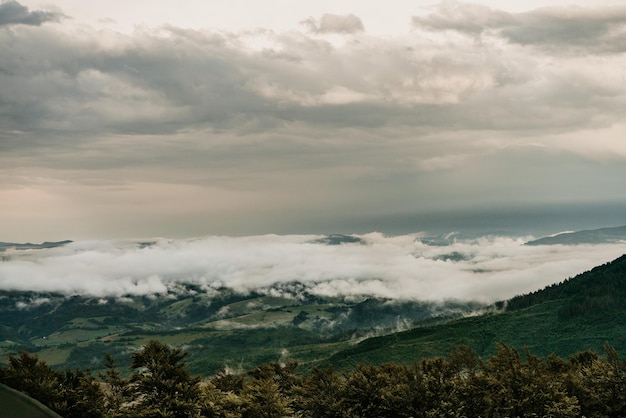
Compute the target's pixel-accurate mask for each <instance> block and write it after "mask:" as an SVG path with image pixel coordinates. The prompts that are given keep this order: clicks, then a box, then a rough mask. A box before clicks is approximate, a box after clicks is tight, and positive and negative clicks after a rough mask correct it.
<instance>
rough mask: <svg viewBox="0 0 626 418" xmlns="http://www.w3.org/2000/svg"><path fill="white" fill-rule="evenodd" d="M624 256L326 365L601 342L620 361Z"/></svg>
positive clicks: (540, 350)
mask: <svg viewBox="0 0 626 418" xmlns="http://www.w3.org/2000/svg"><path fill="white" fill-rule="evenodd" d="M625 296H626V255H625V256H622V257H620V258H618V259H616V260H615V261H613V262H611V263H607V264H605V265H602V266H599V267H596V268H594V269H593V270H591V271H588V272H585V273H582V274H580V275H578V276H576V277H574V278H572V279H570V280H567V281H565V282H563V283H561V284H558V285H553V286H549V287H547V288H545V289H543V290H540V291H537V292H534V293H531V294H528V295H523V296H518V297H515V298H513V299H512V300H510V301H508V302H506V303H498V304H496V307H495V308H494V310H493V311H492V312H489V313H485V314H482V315H478V316H473V317H467V318H463V319H458V320H453V321H449V322H447V323H444V324H440V325H434V326H422V327H418V328H415V329H412V330H410V331H406V332H400V333H396V334H392V335H387V336H382V337H377V338H371V339H368V340H364V341H362V342H361V343H359V344H357V345H355V346H353V347H350V348H348V349H346V350H343V351H341V352H338V353H336V354H334V355H333V356H331V358H330V359H329V361H328V363H330V364H333V365H335V366H337V367H341V368H344V367H352V366H354V365H356V364H359V363H364V364H382V363H385V362H396V363H404V364H407V363H409V364H410V363H413V362H415V361H419V360H420V359H422V358H427V357H432V356H443V355H446V354H447V353H449V352H450V351H451V350H452V348H453V347H455V346H458V345H468V346H471V347H473V348H474V349H475V350H476V352H477V353H478V354H479V355H480V356H483V357H486V356H489V355H491V354H493V353H494V350H495V346H496V343H497V342H505V343H506V344H508V345H510V346H512V347H515V348H517V349H523V348H524V347H528V348H529V349H530V351H531V352H532V353H534V354H536V355H541V356H545V355H548V354H551V353H554V354H556V355H558V356H560V357H565V358H567V357H569V356H570V355H572V354H575V353H577V352H580V351H584V350H593V351H596V352H601V351H602V347H603V346H604V344H605V343H607V342H608V343H609V344H611V345H612V346H614V347H615V348H616V349H617V350H618V352H620V354H621V355H625V354H626V327H624V324H626V298H625Z"/></svg>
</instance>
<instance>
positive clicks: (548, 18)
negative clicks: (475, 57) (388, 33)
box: [413, 2, 626, 54]
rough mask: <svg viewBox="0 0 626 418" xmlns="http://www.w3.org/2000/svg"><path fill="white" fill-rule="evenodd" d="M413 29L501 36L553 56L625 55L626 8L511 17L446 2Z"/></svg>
mask: <svg viewBox="0 0 626 418" xmlns="http://www.w3.org/2000/svg"><path fill="white" fill-rule="evenodd" d="M413 25H414V27H416V28H421V29H427V30H434V31H447V30H452V31H457V32H460V33H465V34H468V35H472V36H480V35H492V36H494V35H495V36H501V37H503V38H504V39H506V40H507V41H509V42H511V43H515V44H520V45H535V46H539V47H544V48H548V49H550V50H552V51H553V52H559V51H560V52H578V53H580V52H582V51H584V52H585V53H588V54H606V53H619V52H623V51H625V50H626V7H604V8H581V7H576V6H570V7H552V8H542V9H537V10H533V11H530V12H525V13H509V12H504V11H500V10H495V9H490V8H488V7H485V6H482V5H477V4H468V3H459V2H445V3H442V4H441V5H440V6H438V7H437V9H436V11H435V12H433V13H431V14H428V15H426V16H415V17H413Z"/></svg>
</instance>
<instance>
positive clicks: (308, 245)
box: [0, 233, 624, 302]
mask: <svg viewBox="0 0 626 418" xmlns="http://www.w3.org/2000/svg"><path fill="white" fill-rule="evenodd" d="M320 238H322V237H320V236H312V235H300V236H278V235H265V236H251V237H239V238H233V237H218V236H213V237H206V238H198V239H192V240H163V239H159V240H155V241H154V242H151V243H149V244H148V245H146V244H145V243H136V242H128V241H127V242H113V241H84V242H75V243H73V244H70V245H68V246H65V247H61V248H55V249H49V250H39V251H14V252H9V253H5V254H4V255H5V261H2V262H0V289H4V290H30V291H41V292H60V293H63V294H68V295H71V294H83V295H93V296H97V297H104V296H118V297H119V296H123V295H150V294H156V293H160V294H164V293H168V292H172V293H176V292H180V291H182V287H181V284H185V283H186V284H195V285H199V286H201V287H202V288H203V289H204V290H205V291H210V289H216V288H221V287H226V288H230V289H234V290H235V291H237V292H242V293H247V292H250V291H254V290H257V291H262V292H263V291H265V292H270V291H271V292H273V293H277V292H278V293H281V292H282V293H287V294H291V296H297V295H298V294H300V293H301V292H303V291H306V292H309V293H311V294H314V295H320V296H344V297H350V296H378V297H385V298H392V299H411V300H428V301H437V300H444V299H459V300H474V301H481V302H490V301H495V300H502V299H506V298H510V297H512V296H514V295H517V294H521V293H526V292H530V291H534V290H538V289H540V288H542V287H544V286H546V285H549V284H552V283H555V282H560V281H562V280H564V279H567V278H568V277H572V276H574V275H576V274H578V273H581V272H583V271H586V270H588V269H590V268H592V267H594V266H596V265H599V264H603V263H605V262H608V261H611V260H612V259H614V258H617V257H618V256H620V255H621V254H622V253H623V252H624V246H623V244H619V245H617V244H616V245H579V246H560V245H558V246H536V247H535V246H524V245H523V242H524V241H523V240H521V239H513V238H508V237H483V238H479V239H475V240H459V241H455V242H453V243H452V244H450V245H448V246H433V245H428V244H426V243H425V242H423V241H422V240H421V239H420V236H418V235H405V236H384V235H381V234H378V233H372V234H367V235H362V236H360V238H361V240H362V242H361V243H359V242H356V243H344V244H341V245H327V244H325V243H324V242H323V240H322V241H320Z"/></svg>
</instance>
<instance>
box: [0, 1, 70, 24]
mask: <svg viewBox="0 0 626 418" xmlns="http://www.w3.org/2000/svg"><path fill="white" fill-rule="evenodd" d="M62 17H63V15H62V14H59V13H54V12H48V11H42V10H36V11H32V12H31V11H30V10H28V7H26V6H23V5H21V4H20V3H18V2H17V1H13V0H3V1H2V3H0V26H5V25H34V26H39V25H41V24H42V23H45V22H51V21H58V20H59V19H61V18H62Z"/></svg>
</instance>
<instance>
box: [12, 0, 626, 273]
mask: <svg viewBox="0 0 626 418" xmlns="http://www.w3.org/2000/svg"><path fill="white" fill-rule="evenodd" d="M625 52H626V1H596V0H594V1H591V0H586V1H578V2H572V1H558V0H544V1H539V0H535V1H524V2H503V1H477V2H471V3H470V2H456V1H443V2H432V1H395V0H390V1H386V2H373V1H315V2H309V1H306V2H305V1H303V2H298V3H297V7H295V6H294V2H293V1H287V0H267V1H262V2H261V1H252V0H231V1H228V2H206V1H197V0H195V1H192V0H176V1H174V0H149V1H148V0H133V1H119V0H110V1H106V2H86V1H83V0H43V1H40V0H20V1H13V0H9V1H7V0H2V1H0V57H1V58H0V241H9V242H26V241H32V242H42V241H45V240H48V241H52V240H62V239H74V240H90V239H94V240H98V239H121V238H139V237H171V238H188V237H198V236H210V235H229V236H244V235H257V234H266V233H277V234H310V233H314V234H318V233H331V232H346V233H352V232H356V233H368V232H373V231H379V232H384V233H395V234H407V233H412V232H419V231H422V230H427V229H429V228H431V229H433V228H434V229H438V230H446V229H449V230H451V229H462V228H470V227H476V228H483V229H485V230H488V229H505V230H507V231H508V230H511V229H512V228H513V227H515V228H517V230H519V231H526V232H529V233H537V232H558V231H559V230H562V229H583V228H588V227H604V226H615V225H624V224H626V182H625V181H624V178H626V140H625V139H624V138H626V122H625V121H624V115H625V114H626V54H625ZM606 261H608V260H606Z"/></svg>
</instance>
